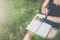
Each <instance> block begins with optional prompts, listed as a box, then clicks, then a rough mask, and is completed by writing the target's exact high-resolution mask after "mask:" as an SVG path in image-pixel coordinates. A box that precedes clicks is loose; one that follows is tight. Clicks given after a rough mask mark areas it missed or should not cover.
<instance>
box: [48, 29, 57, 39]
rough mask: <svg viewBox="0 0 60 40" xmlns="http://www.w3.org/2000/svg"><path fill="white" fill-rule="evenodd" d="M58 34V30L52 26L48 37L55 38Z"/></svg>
mask: <svg viewBox="0 0 60 40" xmlns="http://www.w3.org/2000/svg"><path fill="white" fill-rule="evenodd" d="M56 34H57V30H56V29H55V28H52V29H51V30H50V32H49V33H48V37H47V38H50V39H52V38H55V37H56Z"/></svg>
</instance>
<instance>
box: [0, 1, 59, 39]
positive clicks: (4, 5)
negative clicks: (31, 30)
mask: <svg viewBox="0 0 60 40" xmlns="http://www.w3.org/2000/svg"><path fill="white" fill-rule="evenodd" d="M43 1H44V0H0V40H22V39H23V37H24V36H25V34H26V33H27V30H26V27H27V25H28V24H29V23H30V21H31V20H32V19H33V17H34V16H35V15H36V14H37V13H41V5H42V3H43ZM58 32H59V33H58V35H57V37H56V38H54V39H52V40H60V30H58ZM32 40H48V39H43V38H41V37H40V36H38V35H34V36H33V37H32Z"/></svg>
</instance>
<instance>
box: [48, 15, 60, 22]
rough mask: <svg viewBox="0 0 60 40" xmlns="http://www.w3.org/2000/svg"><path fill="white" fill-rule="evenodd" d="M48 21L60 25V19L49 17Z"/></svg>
mask: <svg viewBox="0 0 60 40" xmlns="http://www.w3.org/2000/svg"><path fill="white" fill-rule="evenodd" d="M47 19H48V20H50V21H53V22H55V23H60V17H53V16H48V17H47Z"/></svg>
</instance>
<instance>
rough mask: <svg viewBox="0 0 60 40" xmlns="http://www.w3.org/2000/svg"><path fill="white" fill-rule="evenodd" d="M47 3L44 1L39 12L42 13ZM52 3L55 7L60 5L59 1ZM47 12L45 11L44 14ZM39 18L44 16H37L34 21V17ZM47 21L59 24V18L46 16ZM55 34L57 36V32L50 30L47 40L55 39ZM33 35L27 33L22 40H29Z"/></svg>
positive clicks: (46, 0)
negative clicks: (48, 39)
mask: <svg viewBox="0 0 60 40" xmlns="http://www.w3.org/2000/svg"><path fill="white" fill-rule="evenodd" d="M48 3H49V0H45V1H44V3H43V5H42V7H41V10H42V11H43V9H45V8H47V6H48ZM54 3H55V4H56V5H60V0H54ZM46 12H48V10H46V11H45V13H46ZM37 16H39V18H42V17H45V15H42V14H37V15H36V16H35V19H36V17H37ZM47 19H48V20H50V21H53V22H55V23H60V17H53V16H48V17H47ZM56 34H57V31H56V30H55V29H54V28H52V29H51V30H50V32H49V34H48V37H47V38H50V39H53V38H55V37H56ZM33 35H34V33H32V32H30V31H28V32H27V34H26V35H25V37H24V39H23V40H31V38H32V36H33Z"/></svg>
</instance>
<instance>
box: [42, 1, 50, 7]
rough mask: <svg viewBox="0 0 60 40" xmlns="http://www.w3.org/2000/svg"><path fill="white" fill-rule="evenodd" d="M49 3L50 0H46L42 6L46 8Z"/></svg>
mask: <svg viewBox="0 0 60 40" xmlns="http://www.w3.org/2000/svg"><path fill="white" fill-rule="evenodd" d="M48 3H49V0H45V1H44V3H43V5H42V7H41V8H46V7H47V5H48Z"/></svg>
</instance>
